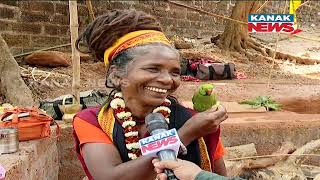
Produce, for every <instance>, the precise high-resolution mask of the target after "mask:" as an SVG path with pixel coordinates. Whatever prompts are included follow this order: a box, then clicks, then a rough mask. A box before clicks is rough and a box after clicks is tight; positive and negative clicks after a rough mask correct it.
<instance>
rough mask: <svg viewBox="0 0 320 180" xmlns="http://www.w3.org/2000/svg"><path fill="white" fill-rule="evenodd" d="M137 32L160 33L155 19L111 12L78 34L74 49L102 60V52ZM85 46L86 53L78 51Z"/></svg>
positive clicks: (122, 11)
mask: <svg viewBox="0 0 320 180" xmlns="http://www.w3.org/2000/svg"><path fill="white" fill-rule="evenodd" d="M137 30H156V31H162V29H161V27H160V24H159V23H158V22H157V21H156V19H155V18H154V17H153V16H151V15H148V14H146V13H144V12H141V11H136V10H112V11H111V12H110V13H107V14H104V15H102V16H99V17H98V18H96V19H95V20H94V21H93V22H91V23H90V24H89V25H88V26H87V27H86V28H85V30H84V31H83V32H82V33H81V34H80V36H79V37H78V39H77V41H76V47H77V49H78V50H79V51H80V52H83V53H91V54H93V55H94V56H95V57H96V59H97V60H103V58H104V52H105V50H106V49H107V48H109V47H111V46H112V45H113V43H114V42H115V41H116V40H117V39H119V38H120V37H122V36H124V35H125V34H128V33H129V32H133V31H137ZM80 43H81V45H84V46H86V48H87V51H83V50H81V49H80V47H79V46H80Z"/></svg>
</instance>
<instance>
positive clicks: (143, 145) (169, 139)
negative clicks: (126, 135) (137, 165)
mask: <svg viewBox="0 0 320 180" xmlns="http://www.w3.org/2000/svg"><path fill="white" fill-rule="evenodd" d="M179 141H180V139H179V137H178V133H177V130H176V129H170V130H168V131H165V132H162V133H159V134H155V135H152V136H149V137H147V138H143V139H141V140H139V144H140V149H141V152H142V154H143V155H144V154H148V153H149V152H152V151H154V150H159V149H163V148H164V147H170V146H171V145H174V144H176V143H177V142H179Z"/></svg>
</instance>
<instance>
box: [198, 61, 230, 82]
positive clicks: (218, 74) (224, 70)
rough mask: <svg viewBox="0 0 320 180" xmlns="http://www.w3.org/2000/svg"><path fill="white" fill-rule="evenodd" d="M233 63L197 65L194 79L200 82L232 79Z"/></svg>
mask: <svg viewBox="0 0 320 180" xmlns="http://www.w3.org/2000/svg"><path fill="white" fill-rule="evenodd" d="M235 71H236V70H235V64H234V63H205V64H198V68H197V75H196V77H197V78H199V79H201V80H223V79H233V78H235V77H236V75H235Z"/></svg>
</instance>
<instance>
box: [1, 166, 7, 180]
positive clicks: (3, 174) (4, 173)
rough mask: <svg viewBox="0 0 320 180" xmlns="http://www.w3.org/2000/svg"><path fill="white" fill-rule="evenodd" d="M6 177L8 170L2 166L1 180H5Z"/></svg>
mask: <svg viewBox="0 0 320 180" xmlns="http://www.w3.org/2000/svg"><path fill="white" fill-rule="evenodd" d="M5 177H6V170H5V169H4V168H3V167H2V166H1V165H0V180H4V178H5Z"/></svg>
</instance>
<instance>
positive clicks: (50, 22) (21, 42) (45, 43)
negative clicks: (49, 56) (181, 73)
mask: <svg viewBox="0 0 320 180" xmlns="http://www.w3.org/2000/svg"><path fill="white" fill-rule="evenodd" d="M84 2H85V1H80V2H79V1H78V13H79V25H80V31H81V30H82V29H83V27H85V25H87V24H88V22H89V15H88V10H87V8H86V5H85V3H84ZM92 3H93V7H94V12H95V15H96V16H98V15H101V14H103V13H106V12H107V11H109V10H111V9H137V10H141V11H144V12H147V13H149V14H152V15H154V16H155V17H156V18H157V19H158V20H159V21H160V23H161V24H162V26H163V29H164V30H165V32H166V33H167V34H168V35H169V36H170V35H173V34H178V35H181V36H184V37H199V36H205V35H214V34H216V33H217V32H220V31H223V20H221V19H217V18H214V17H210V16H207V15H200V14H199V13H198V12H194V11H191V10H188V9H186V8H182V7H178V6H175V5H172V4H169V3H167V2H164V1H156V0H152V1H151V0H150V1H129V0H125V1H92ZM182 3H184V4H188V5H190V6H196V7H199V8H201V9H204V10H207V11H210V12H213V13H217V14H223V15H227V16H229V13H230V10H231V9H232V7H231V6H230V5H229V4H228V3H229V2H227V1H221V2H218V1H206V0H203V1H195V2H194V1H184V2H182ZM0 33H2V36H3V37H4V39H5V40H6V41H7V43H8V45H9V47H10V48H11V51H12V53H13V54H18V53H22V52H28V51H30V50H35V49H40V48H45V47H50V46H55V45H60V44H65V43H69V36H70V32H69V10H68V2H66V1H13V0H3V1H1V2H0Z"/></svg>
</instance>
